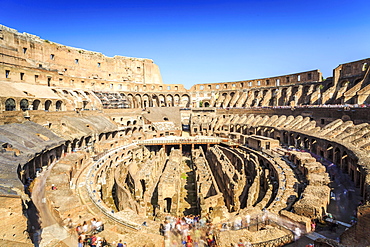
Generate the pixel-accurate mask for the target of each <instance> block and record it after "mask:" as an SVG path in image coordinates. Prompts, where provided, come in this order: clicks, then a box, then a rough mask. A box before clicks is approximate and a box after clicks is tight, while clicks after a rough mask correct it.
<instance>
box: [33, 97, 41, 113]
mask: <svg viewBox="0 0 370 247" xmlns="http://www.w3.org/2000/svg"><path fill="white" fill-rule="evenodd" d="M39 106H40V100H38V99H36V100H34V101H33V103H32V110H34V111H36V110H38V109H39Z"/></svg>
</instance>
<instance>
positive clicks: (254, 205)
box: [0, 25, 370, 246]
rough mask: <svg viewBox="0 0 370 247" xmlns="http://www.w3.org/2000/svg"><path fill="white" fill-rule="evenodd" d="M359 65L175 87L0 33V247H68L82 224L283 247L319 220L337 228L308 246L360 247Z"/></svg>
mask: <svg viewBox="0 0 370 247" xmlns="http://www.w3.org/2000/svg"><path fill="white" fill-rule="evenodd" d="M369 64H370V58H368V59H362V60H359V61H354V62H349V63H345V64H340V65H339V66H337V67H336V68H334V69H333V75H332V77H328V78H323V77H322V74H321V72H320V71H319V70H312V71H306V72H300V73H294V74H288V75H282V76H276V77H269V78H260V79H251V80H245V81H235V82H218V83H208V84H196V85H193V86H192V87H191V88H190V89H186V88H184V86H183V85H181V84H164V83H163V82H162V79H161V75H160V71H159V68H158V66H157V65H156V64H155V63H154V62H153V61H152V60H150V59H141V58H132V57H124V56H114V57H107V56H105V55H103V54H101V53H98V52H92V51H87V50H84V49H78V48H73V47H69V46H65V45H61V44H58V43H55V42H52V41H49V40H44V39H41V38H40V37H38V36H35V35H32V34H28V33H19V32H18V31H17V30H14V29H11V28H8V27H6V26H2V25H0V86H1V88H2V89H1V90H0V113H1V114H0V123H1V125H0V133H1V134H0V142H1V143H0V144H1V147H0V163H1V166H0V169H1V172H0V174H1V175H0V201H1V203H0V205H1V206H0V213H1V216H2V220H1V223H0V224H1V227H0V233H1V240H0V243H1V246H33V245H34V246H39V245H40V246H76V245H77V234H76V231H75V230H74V229H75V227H76V226H77V224H81V223H82V222H83V221H90V220H91V219H92V218H97V219H99V220H100V221H102V222H104V231H102V232H100V233H98V236H100V237H105V238H106V239H109V240H115V241H117V240H119V239H124V240H125V241H126V242H127V243H128V245H129V246H172V245H171V243H174V242H176V241H181V236H177V235H176V234H174V233H166V234H165V236H162V235H161V234H160V232H159V230H158V229H159V228H160V226H161V224H170V223H171V220H172V219H174V218H175V217H187V218H190V217H191V215H199V217H200V218H201V219H204V222H205V226H203V227H204V228H206V229H207V231H208V233H209V231H211V233H212V235H213V238H214V240H215V241H216V242H217V245H218V246H230V244H236V243H237V242H238V241H243V242H248V243H249V246H283V245H286V244H289V243H290V242H292V241H294V240H295V239H296V238H297V237H299V235H304V234H312V233H313V232H314V229H312V227H311V223H312V222H314V221H317V222H321V221H322V220H323V219H325V217H327V216H328V215H330V216H332V215H334V216H335V217H336V219H337V220H338V221H339V220H341V222H342V223H343V222H344V223H349V222H350V220H352V221H351V224H344V225H348V226H347V227H346V229H345V230H344V231H343V232H342V233H341V234H340V236H339V238H338V239H339V240H340V243H338V242H335V243H334V241H331V240H330V239H321V238H320V239H319V240H317V246H367V245H369V244H370V238H369V235H368V233H367V229H368V227H370V223H369V222H370V221H369V220H368V218H369V217H370V216H369V215H370V212H369V200H370V198H369V195H370V194H369V192H370V187H369V184H370V175H369V172H368V168H369V167H370V159H369V156H370V152H369V150H370V124H369V123H370V114H369V113H370V111H369V106H370V74H369V73H370V72H369V71H370V70H369ZM266 74H268V71H266ZM333 203H334V204H335V203H337V204H336V205H337V210H335V207H334V209H333V207H332V206H331V205H332V204H333ZM343 205H344V206H343ZM338 208H339V209H338ZM349 209H351V212H348V211H349ZM352 210H353V212H352ZM342 211H346V212H344V213H343V212H342ZM350 217H351V218H350ZM353 218H355V219H356V220H353ZM66 219H67V221H66ZM196 228H197V230H198V231H201V232H202V231H206V230H204V229H203V228H202V227H198V226H197V227H196ZM297 231H298V232H299V233H297ZM202 234H203V233H202ZM319 242H320V244H319ZM179 243H180V242H179ZM315 246H316V245H315Z"/></svg>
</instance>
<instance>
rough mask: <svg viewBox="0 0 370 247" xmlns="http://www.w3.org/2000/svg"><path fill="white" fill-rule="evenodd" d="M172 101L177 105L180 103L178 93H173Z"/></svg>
mask: <svg viewBox="0 0 370 247" xmlns="http://www.w3.org/2000/svg"><path fill="white" fill-rule="evenodd" d="M173 101H174V104H175V106H179V105H180V95H178V94H175V96H174V97H173Z"/></svg>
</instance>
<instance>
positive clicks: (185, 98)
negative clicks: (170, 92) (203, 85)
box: [181, 94, 190, 107]
mask: <svg viewBox="0 0 370 247" xmlns="http://www.w3.org/2000/svg"><path fill="white" fill-rule="evenodd" d="M181 106H182V107H189V106H190V96H189V95H188V94H183V95H182V96H181Z"/></svg>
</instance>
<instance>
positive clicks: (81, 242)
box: [77, 236, 84, 247]
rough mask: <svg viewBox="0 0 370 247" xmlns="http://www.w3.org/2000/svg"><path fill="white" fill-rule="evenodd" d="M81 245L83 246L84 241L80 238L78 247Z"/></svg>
mask: <svg viewBox="0 0 370 247" xmlns="http://www.w3.org/2000/svg"><path fill="white" fill-rule="evenodd" d="M83 244H84V240H83V238H82V237H81V236H79V237H78V245H77V246H78V247H83Z"/></svg>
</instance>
